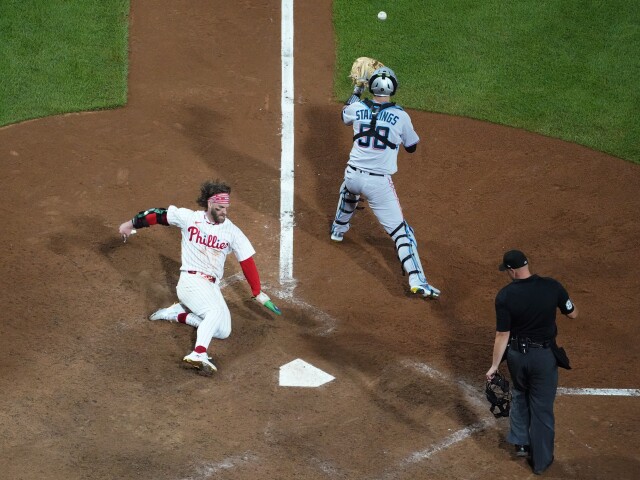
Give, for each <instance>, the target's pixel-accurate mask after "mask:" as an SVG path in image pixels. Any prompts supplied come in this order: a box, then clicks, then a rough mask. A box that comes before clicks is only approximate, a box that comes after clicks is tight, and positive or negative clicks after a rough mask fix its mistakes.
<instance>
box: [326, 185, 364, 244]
mask: <svg viewBox="0 0 640 480" xmlns="http://www.w3.org/2000/svg"><path fill="white" fill-rule="evenodd" d="M359 200H360V195H356V194H355V193H351V192H350V191H349V190H348V189H347V187H346V186H345V185H344V184H342V188H341V189H340V199H339V200H338V208H337V210H336V218H335V219H334V221H333V224H332V225H331V238H332V239H333V240H336V241H340V240H342V236H343V235H344V234H345V233H346V232H347V231H348V230H349V227H350V224H349V222H350V221H351V217H353V214H354V213H355V212H356V208H357V207H358V201H359ZM338 238H339V239H340V240H338Z"/></svg>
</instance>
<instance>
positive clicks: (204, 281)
mask: <svg viewBox="0 0 640 480" xmlns="http://www.w3.org/2000/svg"><path fill="white" fill-rule="evenodd" d="M230 193H231V188H230V187H229V186H228V185H226V184H224V183H221V182H218V181H216V182H205V183H203V184H202V186H201V189H200V197H199V198H198V200H197V202H198V205H200V206H201V207H203V208H204V211H203V210H198V211H193V210H189V209H188V208H178V207H176V206H173V205H171V206H170V207H169V208H166V209H165V208H153V209H150V210H145V211H143V212H140V213H138V214H137V215H136V216H135V217H133V219H132V220H129V221H127V222H124V223H123V224H122V225H120V229H119V232H120V235H122V238H123V239H124V241H125V242H126V241H127V239H128V238H129V236H130V235H131V234H132V233H135V230H136V229H139V228H144V227H150V226H151V225H156V224H161V225H174V226H176V227H178V228H180V230H181V231H182V266H181V267H180V279H179V280H178V286H177V287H176V291H177V293H178V299H179V300H180V302H179V303H176V304H174V305H172V306H170V307H168V308H162V309H160V310H158V311H157V312H155V313H153V314H152V315H151V316H150V317H149V319H150V320H168V321H172V322H180V323H186V324H188V325H191V326H193V327H196V328H197V329H198V330H197V337H196V344H195V348H194V350H193V352H191V353H190V354H188V355H186V356H185V357H184V358H183V361H184V362H185V364H186V365H188V366H190V367H193V368H197V369H198V370H199V371H200V373H202V374H204V375H211V374H212V373H213V372H214V371H217V368H216V366H215V365H214V363H213V362H212V361H211V360H212V359H211V357H209V356H208V354H207V349H208V348H209V344H210V343H211V339H212V338H219V339H225V338H227V337H228V336H229V335H230V334H231V314H230V312H229V308H228V307H227V304H226V302H225V300H224V297H223V296H222V293H221V292H220V280H221V279H222V276H223V274H224V263H225V260H226V258H227V255H228V254H229V253H231V252H233V253H234V254H235V256H236V258H237V259H238V261H239V262H240V266H241V267H242V271H243V273H244V276H245V278H246V279H247V282H248V283H249V285H250V287H251V293H252V294H253V298H254V299H255V300H256V301H257V302H259V303H260V304H262V305H264V306H265V307H266V308H268V309H269V310H271V311H272V312H274V313H275V314H276V315H280V310H279V309H278V307H276V306H275V305H274V304H273V302H272V301H271V299H270V298H269V296H268V295H267V294H266V293H264V292H263V291H262V289H261V285H260V276H259V275H258V270H257V268H256V264H255V262H254V260H253V255H254V254H255V253H256V252H255V250H254V249H253V247H252V246H251V243H250V242H249V239H248V238H247V237H246V236H245V235H244V233H242V231H241V230H240V229H239V228H238V227H237V226H235V225H234V224H233V223H232V222H231V220H229V219H228V218H227V209H228V208H229V205H230Z"/></svg>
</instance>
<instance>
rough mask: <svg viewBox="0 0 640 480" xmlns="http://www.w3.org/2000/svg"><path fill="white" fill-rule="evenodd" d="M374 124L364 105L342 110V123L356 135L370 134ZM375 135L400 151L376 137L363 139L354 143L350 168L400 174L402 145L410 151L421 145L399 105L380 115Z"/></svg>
mask: <svg viewBox="0 0 640 480" xmlns="http://www.w3.org/2000/svg"><path fill="white" fill-rule="evenodd" d="M371 120H372V119H371V109H370V108H369V107H368V106H367V105H366V104H365V103H364V102H362V101H360V102H354V103H352V104H351V105H346V106H345V107H344V108H343V109H342V121H343V122H344V123H345V124H346V125H353V133H354V135H356V134H358V133H360V132H363V131H366V130H368V129H369V128H370V124H371ZM376 132H377V133H378V134H379V135H380V136H382V137H384V138H386V139H387V140H389V141H390V142H391V143H394V144H396V145H398V148H396V149H393V148H390V147H389V146H387V145H385V144H384V143H383V142H381V141H380V140H379V139H377V138H376V137H372V136H369V137H360V138H358V139H357V140H355V141H354V142H353V148H352V149H351V154H350V155H349V165H353V166H354V167H356V168H359V169H361V170H364V171H367V172H372V173H382V174H388V175H391V174H394V173H396V172H397V171H398V149H399V148H400V144H403V145H405V147H411V146H413V145H415V144H417V143H418V142H419V141H420V137H418V134H417V133H416V132H415V130H414V129H413V124H412V123H411V118H409V114H408V113H407V112H405V111H404V110H403V109H402V107H399V106H398V105H394V106H391V107H388V108H385V109H384V110H382V111H381V112H380V113H379V114H378V119H377V121H376Z"/></svg>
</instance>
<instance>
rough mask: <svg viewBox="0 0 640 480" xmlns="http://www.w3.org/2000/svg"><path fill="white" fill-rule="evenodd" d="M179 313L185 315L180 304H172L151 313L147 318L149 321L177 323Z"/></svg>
mask: <svg viewBox="0 0 640 480" xmlns="http://www.w3.org/2000/svg"><path fill="white" fill-rule="evenodd" d="M181 313H187V311H186V310H185V309H184V307H183V306H182V304H181V303H174V304H173V305H171V306H170V307H167V308H161V309H160V310H158V311H157V312H154V313H152V314H151V315H150V316H149V320H167V321H169V322H177V321H178V315H179V314H181Z"/></svg>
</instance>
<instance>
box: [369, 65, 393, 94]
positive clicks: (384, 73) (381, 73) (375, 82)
mask: <svg viewBox="0 0 640 480" xmlns="http://www.w3.org/2000/svg"><path fill="white" fill-rule="evenodd" d="M397 89H398V79H397V78H396V74H395V73H394V72H393V70H391V69H390V68H389V67H380V68H378V69H377V70H375V71H374V72H373V73H372V74H371V78H370V79H369V91H370V92H371V93H373V94H374V95H375V96H376V97H386V96H392V95H395V93H396V90H397Z"/></svg>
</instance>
